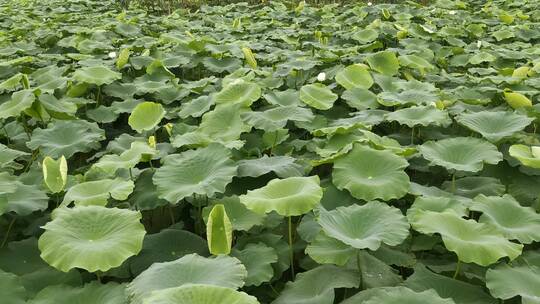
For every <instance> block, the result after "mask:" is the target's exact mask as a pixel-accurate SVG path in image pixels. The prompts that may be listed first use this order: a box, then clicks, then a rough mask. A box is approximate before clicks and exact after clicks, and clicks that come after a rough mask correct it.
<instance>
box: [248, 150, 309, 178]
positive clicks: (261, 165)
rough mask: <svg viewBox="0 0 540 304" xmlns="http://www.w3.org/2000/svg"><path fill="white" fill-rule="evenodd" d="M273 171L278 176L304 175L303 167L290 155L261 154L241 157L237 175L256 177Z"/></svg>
mask: <svg viewBox="0 0 540 304" xmlns="http://www.w3.org/2000/svg"><path fill="white" fill-rule="evenodd" d="M268 172H274V173H276V175H277V176H278V177H280V178H287V177H293V176H302V175H304V168H303V167H302V166H301V165H299V164H297V163H295V159H294V158H293V157H290V156H271V157H268V156H267V155H263V157H261V158H255V159H243V160H241V161H239V162H238V176H240V177H243V176H250V177H258V176H261V175H264V174H266V173H268Z"/></svg>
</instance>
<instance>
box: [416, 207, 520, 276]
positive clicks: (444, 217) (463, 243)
mask: <svg viewBox="0 0 540 304" xmlns="http://www.w3.org/2000/svg"><path fill="white" fill-rule="evenodd" d="M412 226H413V228H414V229H415V230H417V231H419V232H421V233H426V234H432V233H438V234H440V235H441V237H442V239H443V241H444V245H445V247H446V248H447V249H448V250H450V251H453V252H455V253H456V254H457V256H458V258H459V260H460V261H462V262H465V263H475V264H478V265H481V266H488V265H491V264H493V263H495V262H497V260H499V259H500V258H502V257H509V258H510V259H511V260H513V259H515V258H516V257H518V256H519V255H520V254H521V250H522V248H523V245H521V244H516V243H512V242H510V241H508V240H507V239H506V238H504V236H503V235H502V234H500V233H499V232H498V231H497V229H495V228H493V227H491V226H489V225H487V224H482V223H477V222H476V221H474V220H465V219H463V218H461V217H460V216H459V215H456V214H455V213H454V212H448V211H445V212H441V213H439V212H433V211H424V212H421V213H419V214H417V215H416V217H415V219H414V221H413V222H412Z"/></svg>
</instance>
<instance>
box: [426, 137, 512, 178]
mask: <svg viewBox="0 0 540 304" xmlns="http://www.w3.org/2000/svg"><path fill="white" fill-rule="evenodd" d="M418 149H419V151H420V153H422V156H423V157H424V158H425V159H427V160H429V161H430V162H431V164H432V165H438V166H441V167H445V168H446V169H448V170H458V171H467V172H478V171H480V170H482V168H483V167H484V163H486V164H497V163H499V162H500V161H501V160H502V154H501V153H500V152H499V151H498V150H497V147H495V146H494V145H493V144H491V143H489V142H487V141H484V140H481V139H478V138H473V137H454V138H448V139H442V140H439V141H428V142H426V143H424V144H423V145H421V146H419V148H418Z"/></svg>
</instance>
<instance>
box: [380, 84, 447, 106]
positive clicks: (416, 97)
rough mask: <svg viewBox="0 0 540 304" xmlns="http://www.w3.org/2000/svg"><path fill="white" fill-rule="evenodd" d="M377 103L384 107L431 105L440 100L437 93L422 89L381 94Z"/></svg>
mask: <svg viewBox="0 0 540 304" xmlns="http://www.w3.org/2000/svg"><path fill="white" fill-rule="evenodd" d="M377 97H378V98H377V102H379V103H380V104H382V105H383V106H387V107H391V106H406V105H431V104H432V103H435V102H437V101H438V100H439V97H438V96H437V94H436V93H434V92H430V91H424V90H420V89H416V88H414V89H409V90H407V89H405V90H402V91H400V92H381V93H379V94H378V95H377Z"/></svg>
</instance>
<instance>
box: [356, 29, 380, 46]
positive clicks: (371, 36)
mask: <svg viewBox="0 0 540 304" xmlns="http://www.w3.org/2000/svg"><path fill="white" fill-rule="evenodd" d="M377 37H379V32H377V31H376V30H374V29H363V30H360V31H357V32H356V33H355V34H354V35H353V36H352V39H354V40H356V41H358V42H360V43H362V44H367V43H370V42H373V41H374V40H375V39H377Z"/></svg>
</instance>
